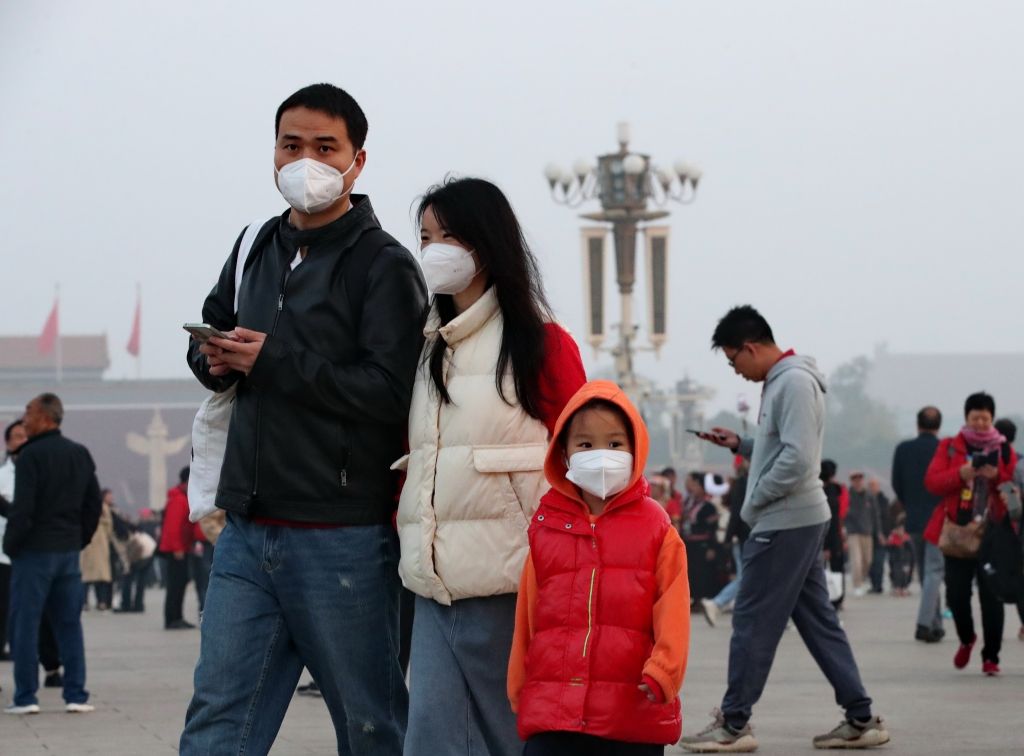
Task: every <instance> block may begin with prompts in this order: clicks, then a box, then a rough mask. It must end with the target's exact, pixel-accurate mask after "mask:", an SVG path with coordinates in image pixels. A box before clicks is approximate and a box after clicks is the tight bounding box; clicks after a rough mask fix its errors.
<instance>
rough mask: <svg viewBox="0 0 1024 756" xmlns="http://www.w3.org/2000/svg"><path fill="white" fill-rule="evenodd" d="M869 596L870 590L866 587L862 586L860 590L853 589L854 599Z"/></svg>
mask: <svg viewBox="0 0 1024 756" xmlns="http://www.w3.org/2000/svg"><path fill="white" fill-rule="evenodd" d="M867 595H868V588H867V586H866V585H862V586H861V587H860V588H854V589H853V597H854V598H864V597H865V596H867Z"/></svg>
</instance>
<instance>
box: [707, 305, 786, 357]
mask: <svg viewBox="0 0 1024 756" xmlns="http://www.w3.org/2000/svg"><path fill="white" fill-rule="evenodd" d="M749 343H754V344H774V343H775V336H774V335H773V334H772V327H771V326H770V325H768V321H767V320H765V319H764V316H763V315H761V313H759V312H758V311H757V310H755V309H754V308H753V307H751V306H750V305H740V306H739V307H733V308H732V309H731V310H729V312H727V313H725V316H724V317H723V318H722V319H721V320H719V321H718V325H717V326H715V333H714V335H712V337H711V348H712V349H723V348H725V347H728V348H729V349H739V348H740V347H742V346H743V345H744V344H749Z"/></svg>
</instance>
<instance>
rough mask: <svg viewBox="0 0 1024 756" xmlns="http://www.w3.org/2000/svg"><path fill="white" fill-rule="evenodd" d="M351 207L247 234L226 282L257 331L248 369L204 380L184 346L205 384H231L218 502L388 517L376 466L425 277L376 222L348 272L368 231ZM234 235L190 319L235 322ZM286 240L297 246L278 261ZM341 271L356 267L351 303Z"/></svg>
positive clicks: (390, 425)
mask: <svg viewBox="0 0 1024 756" xmlns="http://www.w3.org/2000/svg"><path fill="white" fill-rule="evenodd" d="M353 203H354V204H353V207H352V208H351V209H350V210H349V211H348V212H347V213H345V215H343V216H342V217H341V218H339V219H338V220H336V221H334V222H333V223H330V224H328V225H327V226H324V227H322V228H317V229H309V230H305V231H300V230H298V229H296V228H295V227H294V226H292V225H291V224H290V223H289V222H288V213H287V212H286V213H285V214H284V215H282V216H281V218H280V219H279V220H278V221H277V222H276V223H275V224H274V225H272V226H271V227H270V230H269V234H268V233H266V232H265V233H261V234H260V238H258V239H257V243H256V245H255V246H254V247H253V249H252V251H251V252H250V253H249V258H248V260H247V262H246V267H245V275H244V277H243V279H242V284H241V286H240V291H239V308H238V317H237V325H240V326H242V327H244V328H249V329H252V330H256V331H262V332H264V333H266V334H268V336H267V340H266V341H265V342H264V344H263V349H262V351H261V352H260V355H259V357H258V359H257V360H256V364H255V365H254V366H253V369H252V371H251V373H250V374H249V376H242V375H241V374H240V373H232V374H231V375H228V376H225V377H223V378H215V377H213V376H211V375H210V373H209V366H208V365H207V362H206V358H205V356H204V355H202V354H200V353H199V344H198V343H197V342H195V341H190V343H189V350H188V361H189V365H190V367H191V368H192V372H193V373H195V375H196V377H197V378H198V379H199V380H200V382H202V383H203V385H205V386H206V387H207V388H209V389H211V390H215V391H218V390H223V389H225V388H227V387H228V386H229V385H231V383H233V382H236V381H237V389H238V391H237V396H236V399H235V404H234V410H233V413H232V416H231V426H230V431H229V433H228V445H227V450H226V452H225V457H224V466H223V469H222V471H221V476H220V485H219V488H218V490H217V506H218V507H221V508H222V509H226V510H228V511H232V512H238V513H241V514H246V515H250V516H262V517H272V518H278V519H284V520H290V521H295V522H314V523H329V524H342V525H366V524H376V523H384V522H388V521H389V520H390V517H391V513H392V512H393V511H394V508H395V497H396V491H397V477H396V473H393V472H391V470H390V466H391V464H392V463H393V462H394V461H395V460H397V459H398V458H399V457H401V456H402V454H403V448H402V447H403V441H404V438H405V433H406V424H407V422H408V413H409V403H410V400H411V397H412V385H413V377H414V374H415V371H416V363H417V360H418V359H419V352H420V347H421V344H422V340H423V322H424V316H425V313H426V304H427V296H426V287H425V286H424V283H423V277H422V275H421V273H420V269H419V265H418V264H417V263H416V261H415V259H414V258H413V256H412V255H411V254H410V253H409V251H408V250H406V249H405V248H404V247H402V246H401V245H400V244H399V243H398V242H397V241H395V240H394V239H392V238H391V237H390V236H387V235H386V234H384V233H383V232H380V231H377V232H375V234H374V236H373V237H371V238H374V239H377V238H380V239H382V241H381V242H380V244H379V248H378V249H377V250H376V252H375V254H373V256H372V258H371V257H363V256H362V255H360V256H359V259H369V260H370V262H369V264H368V266H364V269H362V270H348V268H347V265H346V263H347V261H348V258H349V256H350V255H351V253H352V250H353V248H354V247H355V245H356V243H357V241H358V240H359V239H360V237H361V236H362V235H363V234H364V232H367V231H370V230H372V229H380V223H379V222H378V221H377V218H376V216H375V215H374V213H373V208H372V207H371V205H370V201H369V199H368V198H366V197H365V196H354V197H353ZM240 241H241V236H239V240H238V241H236V243H235V247H234V249H233V250H232V253H231V256H230V257H229V258H228V261H227V263H226V264H225V265H224V269H223V271H222V272H221V276H220V279H219V280H218V282H217V284H216V286H214V288H213V291H211V292H210V295H209V296H208V297H207V298H206V302H205V304H204V305H203V321H204V322H206V323H210V324H211V325H213V326H215V327H217V328H220V329H221V330H230V329H231V328H234V327H235V325H236V317H235V313H234V311H233V310H234V269H235V260H236V258H237V254H238V247H239V242H240ZM364 243H365V242H364ZM375 243H376V242H375ZM300 247H307V248H308V253H307V255H306V258H305V259H304V260H303V261H302V263H301V264H300V265H299V266H298V267H296V268H295V269H294V270H292V269H291V267H290V263H291V261H292V259H293V258H294V257H295V255H296V251H297V250H298V248H300ZM371 251H372V250H371ZM346 276H356V277H358V278H357V281H358V283H359V286H358V288H357V289H356V290H357V291H358V292H359V293H360V294H361V296H362V306H361V308H358V309H359V311H358V312H356V311H354V310H356V309H357V308H356V307H354V306H352V304H351V303H350V302H349V299H348V292H350V291H353V289H352V288H351V287H346V285H345V277H346Z"/></svg>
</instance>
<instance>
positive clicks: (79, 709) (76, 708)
mask: <svg viewBox="0 0 1024 756" xmlns="http://www.w3.org/2000/svg"><path fill="white" fill-rule="evenodd" d="M64 711H66V712H67V713H68V714H88V713H89V712H90V711H96V707H95V706H93V705H92V704H87V703H69V704H67V705H66V706H65V707H64Z"/></svg>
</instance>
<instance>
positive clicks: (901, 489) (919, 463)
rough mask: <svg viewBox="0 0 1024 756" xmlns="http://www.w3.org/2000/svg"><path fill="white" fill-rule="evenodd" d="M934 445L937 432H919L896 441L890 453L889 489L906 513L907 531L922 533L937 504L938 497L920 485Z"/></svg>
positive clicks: (937, 439)
mask: <svg viewBox="0 0 1024 756" xmlns="http://www.w3.org/2000/svg"><path fill="white" fill-rule="evenodd" d="M937 448H939V438H938V436H936V435H935V434H934V433H921V434H920V435H918V437H917V438H914V439H910V440H908V441H903V442H902V443H900V444H899V446H897V447H896V452H895V453H894V454H893V457H892V490H893V491H894V492H895V493H896V498H897V499H899V501H900V503H901V504H903V511H904V512H906V513H907V532H908V533H923V532H924V529H925V526H926V525H928V519H929V518H930V517H931V516H932V512H934V511H935V507H937V506H938V504H939V497H938V496H935V495H933V494H930V493H928V491H926V490H925V487H924V474H925V473H926V472H927V471H928V465H930V464H931V461H932V457H934V456H935V450H936V449H937Z"/></svg>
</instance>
